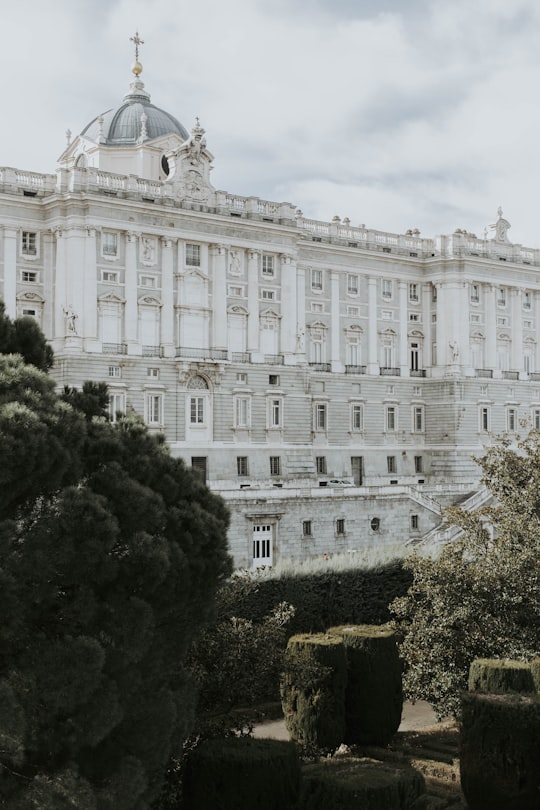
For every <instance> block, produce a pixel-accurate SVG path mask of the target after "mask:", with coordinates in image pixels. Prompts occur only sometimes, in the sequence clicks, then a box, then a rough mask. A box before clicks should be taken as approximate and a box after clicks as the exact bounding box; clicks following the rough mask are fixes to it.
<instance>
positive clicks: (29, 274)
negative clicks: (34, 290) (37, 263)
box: [21, 270, 37, 283]
mask: <svg viewBox="0 0 540 810" xmlns="http://www.w3.org/2000/svg"><path fill="white" fill-rule="evenodd" d="M21 280H22V281H30V282H32V283H33V282H36V281H37V273H36V271H35V270H23V271H22V272H21Z"/></svg>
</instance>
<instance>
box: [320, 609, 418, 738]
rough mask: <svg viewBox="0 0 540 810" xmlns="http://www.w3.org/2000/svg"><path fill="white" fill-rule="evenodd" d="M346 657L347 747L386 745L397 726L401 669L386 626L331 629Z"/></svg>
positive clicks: (391, 636) (392, 634) (393, 641)
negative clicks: (341, 641) (343, 647)
mask: <svg viewBox="0 0 540 810" xmlns="http://www.w3.org/2000/svg"><path fill="white" fill-rule="evenodd" d="M328 632H329V633H330V634H334V635H337V636H339V637H340V638H342V639H343V643H344V645H345V652H346V654H347V689H346V696H345V717H346V726H347V731H346V737H345V741H346V742H347V743H350V744H363V745H388V743H389V742H390V740H391V739H392V737H393V736H394V734H395V733H396V731H397V730H398V728H399V724H400V722H401V713H402V710H403V688H402V665H401V661H400V659H399V653H398V648H397V641H396V634H395V632H394V631H393V630H392V629H391V628H390V627H388V626H384V625H383V626H379V625H376V626H374V625H352V626H341V627H331V628H330V629H329V630H328Z"/></svg>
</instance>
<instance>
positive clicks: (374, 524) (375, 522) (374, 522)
mask: <svg viewBox="0 0 540 810" xmlns="http://www.w3.org/2000/svg"><path fill="white" fill-rule="evenodd" d="M380 527H381V520H380V518H378V517H374V518H371V530H372V531H374V532H378V531H379V529H380Z"/></svg>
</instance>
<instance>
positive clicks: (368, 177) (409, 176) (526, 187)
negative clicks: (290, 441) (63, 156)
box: [0, 0, 540, 247]
mask: <svg viewBox="0 0 540 810" xmlns="http://www.w3.org/2000/svg"><path fill="white" fill-rule="evenodd" d="M0 8H1V14H0V23H1V25H0V68H1V71H2V77H3V81H2V114H1V115H0V127H1V137H0V152H1V154H0V165H2V166H12V167H16V168H21V169H30V170H34V171H40V172H53V171H54V170H55V168H56V160H57V158H58V156H59V154H60V153H61V151H62V150H63V148H64V145H65V131H66V129H68V128H70V129H71V130H72V131H73V133H74V134H76V133H78V132H80V131H81V129H83V128H84V126H85V125H86V124H87V123H88V122H89V121H90V120H91V119H92V118H94V117H95V116H96V115H97V114H99V113H100V112H103V111H105V110H106V109H109V108H110V107H113V106H115V105H117V104H118V103H120V101H121V99H122V97H123V95H124V93H125V92H126V91H127V88H128V84H129V81H130V78H131V74H130V67H131V64H132V62H133V50H132V44H131V43H130V41H129V38H130V36H131V35H133V33H134V32H135V30H136V29H137V28H138V30H139V34H140V36H141V38H142V39H144V40H145V44H144V45H143V46H142V48H141V56H140V59H141V61H142V63H143V66H144V73H143V75H142V78H143V80H144V82H145V84H146V89H147V90H148V91H149V92H150V93H151V96H152V102H153V103H154V104H156V105H157V106H158V107H163V108H164V109H166V110H168V111H169V112H171V113H172V114H174V115H175V116H176V117H177V118H179V120H180V121H181V122H182V123H183V124H184V125H185V126H186V127H187V128H188V129H191V127H192V126H193V123H194V118H195V116H196V115H198V116H200V119H201V123H202V125H203V126H204V127H205V128H206V130H207V140H208V146H209V148H210V150H211V151H212V152H213V154H214V155H215V168H214V172H213V182H214V184H215V186H216V187H217V188H219V189H225V190H227V191H230V192H233V193H236V194H244V195H254V196H258V197H262V198H264V199H270V200H277V201H288V202H291V203H293V204H294V205H296V206H298V207H300V208H301V209H302V211H303V212H304V215H305V216H308V217H313V218H316V219H323V220H329V219H331V218H332V216H334V215H335V214H338V215H339V216H341V217H346V216H348V217H349V218H350V219H351V222H352V223H353V224H359V223H365V224H366V226H367V227H371V228H376V229H379V230H388V231H394V232H398V233H403V232H404V231H405V230H406V229H408V228H419V229H420V231H421V233H422V234H423V235H424V236H433V235H435V234H438V233H450V232H452V231H454V230H455V229H456V228H458V227H459V228H466V229H467V230H469V231H473V232H475V233H477V235H478V236H481V235H482V234H483V233H484V229H485V228H486V227H487V226H489V225H490V224H492V223H493V222H494V221H495V220H496V212H497V208H498V207H499V205H501V206H502V208H503V210H504V216H505V217H506V218H507V219H508V220H509V221H510V222H511V223H512V229H511V231H510V232H509V237H510V239H511V241H514V242H518V243H521V244H524V245H527V246H533V247H540V227H539V223H540V200H539V192H538V190H539V189H540V159H539V151H540V148H539V142H540V101H539V98H538V96H539V94H538V87H539V86H540V37H539V34H540V3H539V2H538V0H510V2H509V1H508V0H450V2H442V0H227V2H224V1H223V0H191V2H187V0H185V1H183V2H179V0H47V2H43V0H17V1H16V2H14V3H11V2H8V0H1V4H0ZM490 234H491V232H490Z"/></svg>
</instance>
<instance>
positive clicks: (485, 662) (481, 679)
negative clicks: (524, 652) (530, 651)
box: [469, 658, 536, 695]
mask: <svg viewBox="0 0 540 810" xmlns="http://www.w3.org/2000/svg"><path fill="white" fill-rule="evenodd" d="M535 691H536V690H535V686H534V680H533V674H532V671H531V665H530V664H527V663H525V662H524V661H512V660H510V659H509V658H503V659H496V658H476V659H475V660H474V661H473V662H472V664H471V666H470V669H469V692H485V693H487V694H491V695H502V694H504V693H505V692H523V693H525V694H528V693H531V692H535Z"/></svg>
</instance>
